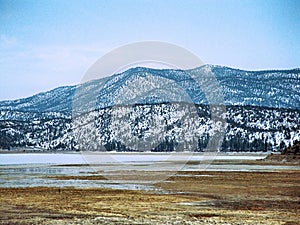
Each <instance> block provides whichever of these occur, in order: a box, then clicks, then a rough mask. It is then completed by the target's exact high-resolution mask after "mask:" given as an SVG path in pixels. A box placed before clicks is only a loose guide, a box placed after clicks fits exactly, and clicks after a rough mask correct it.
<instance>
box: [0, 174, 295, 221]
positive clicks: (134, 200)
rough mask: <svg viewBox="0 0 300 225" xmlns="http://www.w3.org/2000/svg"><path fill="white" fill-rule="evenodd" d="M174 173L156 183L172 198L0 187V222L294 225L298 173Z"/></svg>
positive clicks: (136, 193)
mask: <svg viewBox="0 0 300 225" xmlns="http://www.w3.org/2000/svg"><path fill="white" fill-rule="evenodd" d="M179 175H184V176H175V177H171V178H169V180H168V182H163V183H160V184H157V186H158V187H160V188H163V189H165V190H168V191H170V192H171V193H172V194H156V193H151V192H143V191H125V190H112V189H100V188H93V189H75V188H46V187H35V188H0V202H1V203H0V221H1V222H0V223H1V224H286V225H287V224H290V225H292V224H299V223H298V221H299V220H300V217H299V197H300V171H281V172H268V173H261V172H251V173H250V172H180V173H179ZM186 175H188V176H186ZM195 175H210V176H195ZM58 179H62V178H61V177H59V178H58ZM66 179H71V178H68V177H66ZM85 179H89V178H88V177H85ZM90 179H95V178H90ZM98 179H100V177H98Z"/></svg>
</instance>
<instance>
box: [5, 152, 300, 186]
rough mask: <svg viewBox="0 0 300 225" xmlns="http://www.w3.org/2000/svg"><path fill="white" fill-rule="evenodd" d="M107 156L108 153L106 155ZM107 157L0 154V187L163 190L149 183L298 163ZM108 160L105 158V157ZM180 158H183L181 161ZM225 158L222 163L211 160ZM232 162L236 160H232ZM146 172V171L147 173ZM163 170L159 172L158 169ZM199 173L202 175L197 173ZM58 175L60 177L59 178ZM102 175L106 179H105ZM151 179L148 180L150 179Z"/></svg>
mask: <svg viewBox="0 0 300 225" xmlns="http://www.w3.org/2000/svg"><path fill="white" fill-rule="evenodd" d="M110 156H111V155H110ZM112 157H113V160H112V161H110V160H111V158H107V157H103V158H101V159H102V161H101V165H97V166H95V165H90V164H88V163H87V162H86V157H84V156H82V155H81V154H75V153H74V154H48V153H40V154H39V153H34V154H32V153H27V154H0V187H36V186H45V187H78V188H90V187H100V188H114V189H127V190H147V191H155V192H163V190H159V189H157V188H155V187H154V186H153V183H155V182H158V181H164V182H165V180H166V179H167V178H168V177H169V176H189V175H182V174H181V175H179V174H177V175H176V171H179V170H180V171H266V172H268V171H269V172H271V171H275V170H288V169H297V170H300V167H299V166H281V165H255V164H254V165H253V164H240V163H239V160H256V159H262V158H264V157H265V155H264V154H240V155H239V154H222V155H213V156H211V155H210V156H207V155H201V154H194V155H192V156H191V157H190V156H189V160H192V161H190V162H189V163H187V162H188V161H187V158H186V157H184V158H181V157H177V158H176V157H175V158H174V157H173V158H172V160H173V161H170V160H169V159H170V155H169V154H158V153H154V154H150V153H143V154H139V153H131V154H128V153H120V154H119V153H115V154H113V156H112ZM103 159H105V160H106V161H105V160H103ZM107 159H109V160H107ZM182 159H184V160H182ZM213 160H225V161H224V163H216V164H214V163H212V162H213ZM226 160H227V161H230V163H226ZM235 161H236V163H234V162H235ZM149 171H150V172H149ZM161 171H163V173H161V174H160V172H161ZM92 175H102V176H104V179H101V180H86V179H85V180H80V179H67V180H63V179H55V178H54V177H55V176H75V177H76V176H92ZM201 176H205V174H204V175H201ZM60 178H61V177H60ZM105 178H106V179H105ZM151 179H152V180H151Z"/></svg>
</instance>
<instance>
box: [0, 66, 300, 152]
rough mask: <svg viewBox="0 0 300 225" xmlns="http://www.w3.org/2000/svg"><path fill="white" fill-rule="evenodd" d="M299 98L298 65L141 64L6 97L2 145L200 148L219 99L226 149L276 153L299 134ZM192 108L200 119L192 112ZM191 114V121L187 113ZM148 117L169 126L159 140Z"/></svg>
mask: <svg viewBox="0 0 300 225" xmlns="http://www.w3.org/2000/svg"><path fill="white" fill-rule="evenodd" d="M212 75H213V76H214V78H213V77H212ZM216 99H217V100H216ZM299 99H300V69H293V70H272V71H244V70H238V69H232V68H228V67H222V66H212V65H205V66H202V67H199V68H195V69H192V70H187V71H183V70H174V69H163V70H158V69H150V68H142V67H137V68H132V69H129V70H127V71H125V72H123V73H120V74H115V75H113V76H111V77H106V78H102V79H98V80H92V81H89V82H87V83H83V84H79V85H76V86H66V87H59V88H56V89H53V90H51V91H48V92H44V93H39V94H37V95H34V96H31V97H29V98H24V99H18V100H12V101H1V102H0V147H2V148H15V147H28V146H32V147H39V148H42V149H66V150H72V149H73V150H74V149H75V150H83V149H86V150H91V149H106V150H118V151H125V150H126V151H129V150H133V149H135V148H147V150H151V151H173V150H178V148H187V147H189V146H190V145H195V143H196V145H195V146H196V148H197V149H196V150H197V151H201V150H203V149H204V148H205V147H206V146H207V145H209V142H210V140H212V136H213V135H214V134H217V133H218V130H222V129H221V127H220V124H219V123H218V121H216V120H214V118H213V117H214V113H213V107H214V106H218V105H220V109H221V111H220V109H219V111H220V112H219V114H218V116H219V117H220V118H224V121H225V122H226V127H225V126H224V132H225V133H224V137H222V138H223V139H222V140H223V141H222V143H221V149H222V150H224V151H232V150H233V151H242V150H246V151H267V150H273V151H274V150H279V149H281V148H283V147H286V146H288V145H289V144H291V143H293V142H294V141H295V140H300V104H299V102H300V101H299ZM222 105H225V106H226V107H223V108H222ZM224 109H225V110H224ZM191 110H192V111H193V110H194V111H196V114H197V117H195V116H193V117H189V115H191ZM187 116H188V118H189V120H185V119H184V118H187ZM118 118H119V119H118ZM120 118H121V119H120ZM116 121H118V123H116ZM151 121H160V123H163V124H164V127H166V128H165V130H163V131H164V137H163V138H162V139H160V142H159V144H156V142H157V140H155V139H151V140H150V139H149V138H150V137H159V135H160V128H161V127H160V123H158V124H155V126H153V124H151ZM224 121H223V122H224ZM120 124H122V127H120ZM223 125H225V124H223ZM121 128H122V129H121ZM135 136H136V137H139V138H140V139H135ZM189 137H192V138H190V139H189ZM124 140H126V144H124ZM129 140H130V141H131V142H132V143H129V142H130V141H129ZM138 140H144V141H145V140H146V142H141V143H140V142H139V141H138ZM187 140H188V141H187ZM152 142H153V143H152ZM143 143H148V144H149V146H143ZM136 144H139V146H135V145H136ZM128 145H129V147H128ZM141 146H142V147H141Z"/></svg>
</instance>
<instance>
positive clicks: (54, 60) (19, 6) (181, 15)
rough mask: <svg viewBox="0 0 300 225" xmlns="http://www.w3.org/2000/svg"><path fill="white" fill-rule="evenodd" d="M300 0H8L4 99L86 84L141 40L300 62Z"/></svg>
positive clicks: (0, 85)
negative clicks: (88, 76)
mask: <svg viewBox="0 0 300 225" xmlns="http://www.w3.org/2000/svg"><path fill="white" fill-rule="evenodd" d="M299 11H300V1H298V0H294V1H292V0H282V1H278V0H250V1H238V0H236V1H225V0H224V1H221V0H215V1H214V0H203V1H201V0H164V1H162V0H139V1H137V0H119V1H117V0H107V1H104V0H99V1H91V0H89V1H70V0H68V1H63V0H57V1H54V0H53V1H47V0H43V1H42V0H40V1H38V0H35V1H21V0H18V1H12V0H0V79H1V80H0V81H1V82H0V100H4V99H15V98H21V97H27V96H30V95H32V94H35V93H38V92H40V91H46V90H50V89H52V88H54V87H57V86H61V85H71V84H76V83H79V82H80V80H81V78H82V77H83V75H84V73H85V71H86V70H87V69H88V68H89V66H90V65H91V64H93V63H94V62H95V60H96V59H98V58H99V57H101V56H103V55H104V54H105V53H107V52H108V51H110V50H112V49H114V48H116V47H118V46H121V45H124V44H127V43H131V42H136V41H144V40H157V41H164V42H170V43H173V44H177V45H179V46H181V47H184V48H186V49H188V50H190V51H192V52H193V53H195V54H196V55H197V56H198V57H199V58H201V59H202V61H203V62H204V63H209V64H218V65H225V66H230V67H235V68H240V69H250V70H260V69H286V68H295V67H300V29H299V27H300V13H299Z"/></svg>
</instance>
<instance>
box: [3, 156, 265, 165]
mask: <svg viewBox="0 0 300 225" xmlns="http://www.w3.org/2000/svg"><path fill="white" fill-rule="evenodd" d="M100 155H101V156H102V160H101V162H102V163H111V162H121V163H128V162H158V161H166V160H169V159H170V158H171V160H172V161H176V160H177V161H180V160H186V161H187V160H192V161H194V160H200V161H201V160H257V159H263V158H264V157H266V154H262V153H257V154H237V153H236V154H234V153H231V154H226V153H212V154H209V155H208V154H204V155H203V154H201V153H193V154H185V155H184V156H183V157H176V156H177V154H166V153H101V154H100ZM87 157H88V156H87V155H85V154H80V153H12V154H10V153H8V154H0V165H22V164H64V165H65V164H89V163H90V161H89V160H87ZM103 158H104V160H103Z"/></svg>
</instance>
